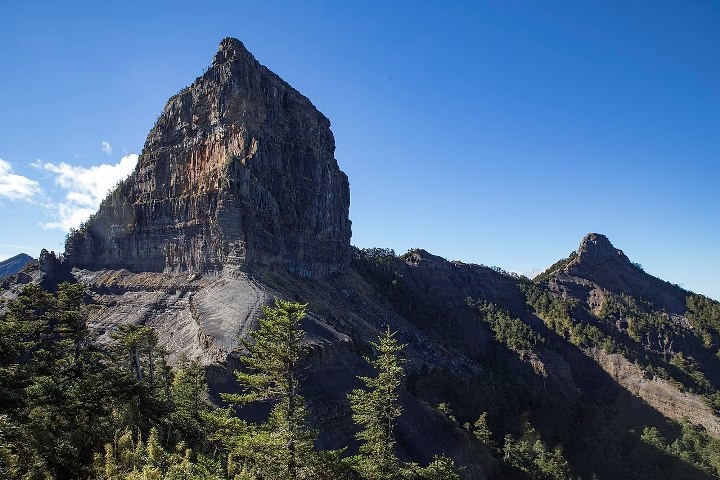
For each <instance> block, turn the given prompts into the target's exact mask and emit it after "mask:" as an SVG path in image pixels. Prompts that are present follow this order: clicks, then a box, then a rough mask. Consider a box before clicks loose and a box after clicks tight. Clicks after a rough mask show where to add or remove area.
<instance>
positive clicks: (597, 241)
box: [577, 233, 630, 263]
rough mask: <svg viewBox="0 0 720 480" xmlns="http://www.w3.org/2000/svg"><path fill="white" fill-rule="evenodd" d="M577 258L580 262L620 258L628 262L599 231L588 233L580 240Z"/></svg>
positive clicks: (606, 260)
mask: <svg viewBox="0 0 720 480" xmlns="http://www.w3.org/2000/svg"><path fill="white" fill-rule="evenodd" d="M577 254H578V256H577V260H578V261H580V262H592V263H597V262H608V261H616V260H620V261H622V262H627V263H630V260H629V259H628V258H627V257H626V256H625V254H624V253H623V252H622V250H619V249H617V248H615V247H614V246H613V244H612V243H610V240H609V239H608V238H607V237H606V236H605V235H602V234H600V233H588V234H587V235H585V237H584V238H583V239H582V242H580V247H578V249H577Z"/></svg>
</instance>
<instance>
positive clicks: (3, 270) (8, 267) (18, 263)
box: [0, 253, 34, 279]
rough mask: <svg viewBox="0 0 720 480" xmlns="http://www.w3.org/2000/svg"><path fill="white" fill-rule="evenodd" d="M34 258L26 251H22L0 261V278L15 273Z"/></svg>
mask: <svg viewBox="0 0 720 480" xmlns="http://www.w3.org/2000/svg"><path fill="white" fill-rule="evenodd" d="M32 260H34V259H33V257H31V256H30V255H28V254H26V253H20V254H18V255H15V256H14V257H10V258H8V259H7V260H3V261H2V262H0V279H1V278H7V277H10V276H12V275H15V274H16V273H18V272H19V271H20V270H22V269H23V267H24V266H25V265H27V264H28V262H31V261H32Z"/></svg>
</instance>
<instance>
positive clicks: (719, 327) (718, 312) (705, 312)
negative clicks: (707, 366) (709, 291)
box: [685, 295, 720, 356]
mask: <svg viewBox="0 0 720 480" xmlns="http://www.w3.org/2000/svg"><path fill="white" fill-rule="evenodd" d="M686 306H687V312H686V313H685V316H686V317H687V318H688V319H689V320H690V324H691V325H692V326H693V328H694V329H695V334H696V335H697V336H698V337H699V338H700V339H701V340H702V342H703V345H704V346H705V348H708V349H717V348H718V347H719V346H720V302H716V301H715V300H712V299H710V298H707V297H705V296H703V295H688V297H687V299H686ZM718 355H719V356H720V353H718Z"/></svg>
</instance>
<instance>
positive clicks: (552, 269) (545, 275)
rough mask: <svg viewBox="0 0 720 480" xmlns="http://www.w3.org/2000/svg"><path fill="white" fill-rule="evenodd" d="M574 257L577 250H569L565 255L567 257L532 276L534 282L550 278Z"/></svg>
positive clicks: (545, 280)
mask: <svg viewBox="0 0 720 480" xmlns="http://www.w3.org/2000/svg"><path fill="white" fill-rule="evenodd" d="M575 257H577V252H576V251H572V252H570V255H568V256H567V258H563V259H562V260H558V261H557V262H555V263H553V264H552V265H550V267H548V268H547V269H546V270H545V271H544V272H542V273H540V274H539V275H537V276H536V277H535V278H533V281H534V282H547V281H548V280H550V277H551V276H552V274H553V273H554V272H557V271H558V270H560V269H561V268H565V267H566V266H567V264H569V263H570V262H572V261H573V260H574V259H575Z"/></svg>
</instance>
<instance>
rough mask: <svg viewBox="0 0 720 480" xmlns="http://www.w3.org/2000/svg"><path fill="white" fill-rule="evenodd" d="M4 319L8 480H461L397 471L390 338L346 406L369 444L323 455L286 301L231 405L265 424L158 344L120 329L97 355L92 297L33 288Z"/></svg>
mask: <svg viewBox="0 0 720 480" xmlns="http://www.w3.org/2000/svg"><path fill="white" fill-rule="evenodd" d="M4 307H5V311H4V313H3V314H2V316H0V407H1V410H0V412H2V413H0V477H2V478H8V479H23V480H25V479H28V480H33V479H56V478H57V479H65V478H67V479H76V478H95V479H107V480H120V479H138V480H140V479H143V480H145V479H157V480H179V479H185V480H191V479H198V480H199V479H204V480H215V479H217V480H225V479H234V480H237V479H242V480H251V479H254V480H261V479H262V480H267V479H281V478H282V479H288V480H296V479H319V480H322V479H328V480H330V479H333V480H339V479H352V480H365V479H367V480H370V479H381V478H382V479H386V478H387V479H396V480H411V479H415V480H431V479H438V480H441V479H448V480H455V479H458V478H459V477H458V474H457V472H456V470H455V467H454V465H453V462H452V461H451V460H450V459H448V458H445V457H442V456H441V457H435V458H434V459H433V460H432V462H430V464H429V465H428V466H427V467H420V466H419V465H417V464H414V463H406V462H401V461H400V460H399V459H398V458H397V456H396V454H395V438H394V432H393V424H394V421H395V419H396V418H397V417H398V416H399V415H400V413H401V408H400V404H399V389H400V385H401V382H402V378H403V376H404V371H403V368H402V362H401V361H400V357H399V355H398V354H399V352H400V351H401V349H402V347H401V346H399V345H398V344H397V343H396V340H395V334H394V333H391V332H390V331H389V330H388V331H387V332H386V333H385V334H384V335H383V336H381V337H380V339H379V341H378V343H377V344H373V346H374V347H375V348H376V350H377V352H378V356H377V358H374V359H369V361H370V363H371V365H372V366H373V367H374V368H375V369H376V370H377V372H378V375H377V377H362V378H361V380H362V381H363V382H364V383H365V385H366V389H357V390H354V391H353V392H351V393H350V394H349V398H350V401H351V404H352V408H353V418H354V420H355V421H356V422H357V423H358V425H359V426H360V431H359V432H358V434H357V437H358V439H359V440H361V441H362V442H363V443H362V445H361V447H360V451H359V452H358V453H357V454H356V455H354V456H344V450H340V451H318V450H317V449H316V448H315V440H316V436H317V435H316V432H315V431H313V430H312V429H310V428H309V426H308V424H307V419H306V410H305V404H304V400H303V398H302V396H300V395H299V393H298V391H299V387H300V385H299V380H298V373H299V372H298V368H299V367H298V364H299V362H300V360H301V357H302V355H303V346H302V337H303V335H304V332H303V330H302V328H301V322H302V319H303V318H304V316H305V306H304V305H301V304H298V303H291V302H286V301H282V300H278V301H277V302H276V304H275V306H274V307H272V308H270V307H266V308H264V314H265V315H264V318H263V319H261V321H260V324H259V327H258V329H257V330H256V331H255V332H253V333H252V335H251V338H250V341H248V342H244V345H245V348H246V350H247V354H246V355H245V356H243V357H242V359H241V361H242V363H243V365H244V367H245V368H244V369H243V370H242V371H237V372H236V378H237V380H238V383H239V385H240V386H241V388H242V391H241V392H240V393H236V394H224V395H223V398H224V400H226V401H227V402H229V403H230V404H231V405H234V406H236V407H238V408H240V411H242V408H243V407H245V406H247V405H251V404H252V405H266V406H268V407H269V408H270V410H269V413H268V415H267V418H266V419H265V420H263V421H261V422H260V423H253V422H249V421H246V420H243V419H241V418H240V417H238V416H237V415H236V413H237V410H236V409H235V408H232V407H228V408H225V409H217V408H215V407H214V406H213V405H212V404H211V403H209V401H208V399H207V396H208V387H207V384H206V381H205V371H204V368H203V367H201V366H200V365H198V364H197V363H193V362H187V361H184V362H181V364H180V365H179V366H178V367H177V368H176V369H175V370H173V369H171V368H170V366H169V365H168V363H167V352H165V351H164V350H163V349H162V348H161V347H160V346H159V344H158V338H157V334H156V333H155V331H154V330H153V329H151V328H149V327H146V326H142V325H124V326H121V327H119V328H118V329H117V330H116V331H114V332H113V333H112V334H111V335H110V341H109V342H100V341H98V339H96V338H95V337H94V335H93V333H92V332H91V330H90V329H89V328H88V327H87V324H86V319H87V314H88V309H89V308H91V307H90V306H88V305H87V304H86V303H85V291H84V288H83V287H82V286H80V285H71V284H62V285H60V287H59V290H58V292H57V293H56V294H50V293H47V292H44V291H42V290H41V289H40V288H39V287H37V286H34V285H30V286H27V287H25V289H24V290H23V292H22V293H21V294H20V296H19V297H18V299H17V300H15V301H11V302H9V303H8V304H7V305H5V306H4Z"/></svg>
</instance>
